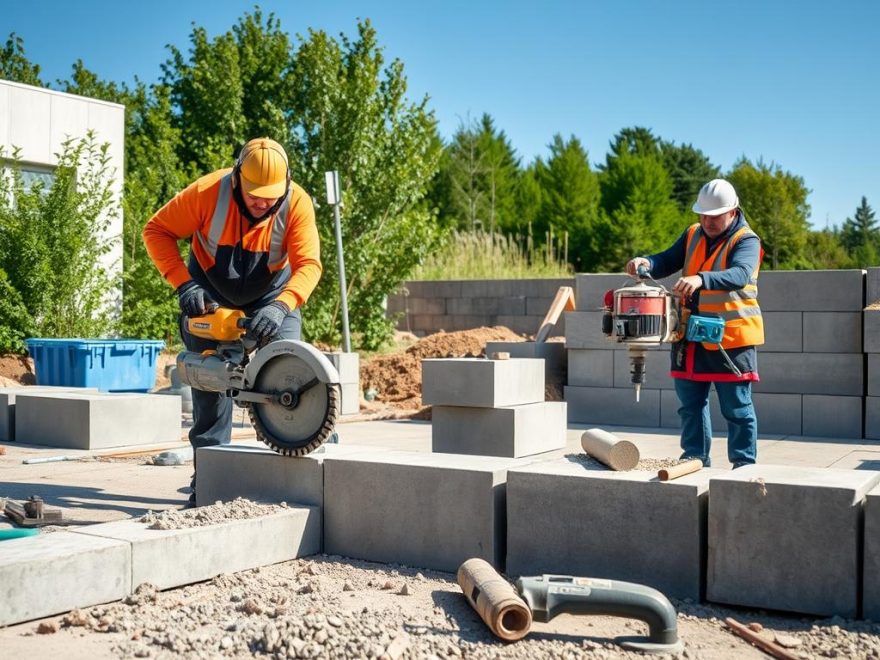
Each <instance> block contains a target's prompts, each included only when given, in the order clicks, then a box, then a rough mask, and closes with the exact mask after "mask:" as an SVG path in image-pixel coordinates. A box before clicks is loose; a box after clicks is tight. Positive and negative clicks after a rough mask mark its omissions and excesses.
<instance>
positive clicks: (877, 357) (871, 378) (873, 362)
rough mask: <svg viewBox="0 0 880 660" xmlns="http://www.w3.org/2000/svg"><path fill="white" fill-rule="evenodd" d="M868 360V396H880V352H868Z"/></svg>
mask: <svg viewBox="0 0 880 660" xmlns="http://www.w3.org/2000/svg"><path fill="white" fill-rule="evenodd" d="M866 357H867V360H868V374H867V378H868V387H867V394H868V396H880V353H866Z"/></svg>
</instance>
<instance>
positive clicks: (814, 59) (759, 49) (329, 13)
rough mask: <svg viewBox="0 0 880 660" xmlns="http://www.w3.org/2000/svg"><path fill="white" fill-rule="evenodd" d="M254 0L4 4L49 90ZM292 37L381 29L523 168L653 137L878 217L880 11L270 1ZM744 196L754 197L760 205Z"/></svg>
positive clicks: (454, 119)
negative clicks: (553, 147)
mask: <svg viewBox="0 0 880 660" xmlns="http://www.w3.org/2000/svg"><path fill="white" fill-rule="evenodd" d="M253 6H254V4H253V3H251V2H235V1H232V0H212V1H210V2H208V1H206V0H189V1H187V0H177V1H176V2H170V1H169V0H152V1H151V2H143V3H141V2H123V1H120V0H115V1H113V2H110V1H105V0H81V1H80V2H70V1H69V0H65V1H60V0H51V1H47V0H44V1H43V2H13V1H10V0H6V1H5V2H3V9H2V17H3V18H2V21H0V27H2V29H0V37H2V38H3V41H4V42H5V39H6V37H7V35H8V34H9V32H11V31H14V32H16V33H17V34H18V35H20V36H21V37H23V38H24V45H25V52H26V55H27V56H28V57H29V58H30V59H31V60H32V61H34V62H36V63H38V64H40V66H41V67H42V75H43V79H44V80H45V81H49V82H54V81H55V80H56V79H58V78H67V77H68V76H69V74H70V70H71V69H70V67H71V65H72V64H73V62H74V61H75V60H76V59H78V58H81V59H82V60H83V61H84V62H85V64H86V66H87V67H88V68H90V69H92V70H93V71H95V72H96V73H98V75H99V76H101V77H102V78H104V79H107V80H115V81H120V82H122V81H125V82H130V81H132V80H133V78H134V76H138V77H139V78H140V79H142V80H144V81H148V82H152V81H154V80H156V79H157V78H158V77H159V75H160V64H161V63H162V62H163V61H164V60H165V59H166V58H167V56H168V51H167V49H166V48H165V46H166V44H174V45H175V46H177V47H178V48H180V49H181V50H183V51H186V50H187V49H188V46H189V34H190V32H191V29H192V24H193V23H196V24H197V25H200V26H202V27H204V28H205V29H206V30H207V31H208V33H209V35H211V36H215V35H217V34H219V33H221V32H224V31H226V30H228V29H229V28H230V27H231V26H232V25H233V24H234V23H235V21H236V19H237V18H238V17H240V16H241V15H242V14H243V13H244V12H246V11H249V10H251V9H252V8H253ZM260 7H261V8H262V9H263V10H264V12H266V13H268V12H273V13H274V14H275V15H276V16H278V18H279V19H280V20H281V25H282V28H283V29H284V30H286V31H287V32H289V33H290V34H297V33H300V34H303V33H305V32H306V31H307V30H308V29H309V28H313V29H322V30H325V31H327V32H329V33H330V34H332V35H338V34H339V33H340V32H344V33H346V34H349V35H352V34H354V31H355V28H356V23H357V19H358V18H359V17H360V18H367V17H368V18H370V19H371V20H372V22H373V24H374V26H375V27H376V29H377V31H378V35H379V41H380V43H381V44H382V45H383V47H384V49H385V53H386V56H387V57H388V58H389V59H391V58H400V59H401V60H402V61H403V62H404V65H405V72H406V74H407V77H408V79H409V90H410V97H411V98H412V99H417V98H421V97H422V96H424V95H428V96H429V97H430V101H429V105H430V107H431V108H432V109H433V110H434V111H435V113H436V115H437V118H438V120H439V125H440V130H441V133H442V134H443V135H444V137H447V138H448V137H450V136H451V135H452V134H453V133H454V131H455V130H456V128H457V127H458V126H459V125H460V123H461V122H462V121H465V120H467V119H468V118H472V119H473V118H477V117H479V116H480V115H481V114H482V113H484V112H488V113H489V114H490V115H492V117H493V118H494V119H495V122H496V126H498V128H500V129H502V130H503V131H504V132H505V133H506V134H507V136H508V138H509V139H510V141H511V143H512V145H513V146H514V148H515V149H516V150H517V154H518V155H519V156H520V157H521V158H522V160H523V162H526V163H527V162H530V161H531V160H532V159H533V158H534V157H536V156H542V157H546V155H547V147H546V145H547V144H548V143H549V142H550V140H551V138H552V136H553V135H554V134H555V133H561V134H562V135H563V136H565V137H568V136H570V135H575V136H577V137H578V138H579V139H580V140H581V142H582V143H583V144H584V146H585V147H586V148H587V150H588V152H589V155H590V160H591V161H592V162H594V163H596V162H600V161H602V160H604V156H605V152H606V150H607V147H608V143H609V141H610V140H611V138H612V137H613V135H614V134H615V133H616V132H618V131H619V130H620V129H621V128H624V127H627V126H634V125H640V126H646V127H648V128H650V129H652V130H653V132H654V134H655V135H659V136H661V137H663V138H664V139H667V140H674V141H675V142H677V143H691V144H693V145H694V146H696V147H697V148H699V149H701V150H702V151H703V152H704V153H706V154H707V155H708V156H709V158H710V159H711V160H712V162H713V163H716V164H718V165H720V166H721V167H722V169H727V168H730V167H731V166H732V165H733V163H734V162H735V161H736V160H737V158H739V157H740V156H743V155H744V156H746V157H748V158H750V159H752V160H756V159H758V158H763V159H764V160H765V161H767V162H775V163H778V164H779V165H780V166H781V167H783V168H784V169H786V170H788V171H791V172H793V173H794V174H797V175H800V176H802V177H803V178H804V180H805V182H806V185H807V187H808V188H809V189H811V190H812V193H811V195H810V198H809V202H810V204H811V206H812V218H811V221H812V223H813V225H814V226H815V227H816V228H823V227H825V226H826V225H832V224H838V225H839V224H840V223H842V222H843V221H844V220H845V219H846V218H847V217H848V216H852V214H853V212H854V211H855V208H856V206H857V205H858V204H859V202H860V200H861V197H862V195H865V196H867V198H868V203H869V204H871V205H872V207H873V208H874V209H875V210H880V164H878V157H880V126H878V117H880V39H877V36H876V29H877V25H878V24H880V2H878V1H876V0H839V1H838V2H830V1H828V0H823V1H819V0H800V1H799V2H795V0H790V1H786V0H763V1H760V0H740V1H738V2H736V3H733V2H697V1H695V0H693V1H691V0H689V1H680V2H679V1H675V0H667V1H661V0H655V1H649V0H617V1H612V0H607V1H605V2H593V1H587V0H584V1H582V2H574V1H572V2H543V3H538V2H535V1H534V0H531V1H529V2H524V1H520V0H508V1H507V2H501V1H491V2H488V1H487V2H480V1H479V0H471V1H470V2H463V1H459V0H448V1H439V2H430V3H429V2H416V1H411V2H409V3H405V2H402V1H398V2H350V1H349V0H334V1H333V2H322V1H320V0H318V1H316V2H303V1H301V0H300V1H296V2H294V1H292V0H288V1H285V2H280V1H278V2H271V1H264V2H261V3H260ZM744 201H745V200H744Z"/></svg>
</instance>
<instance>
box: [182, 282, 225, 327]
mask: <svg viewBox="0 0 880 660" xmlns="http://www.w3.org/2000/svg"><path fill="white" fill-rule="evenodd" d="M177 301H178V302H179V303H180V311H181V312H183V314H184V315H185V316H189V317H190V318H193V317H195V316H202V315H203V314H207V313H208V312H213V311H214V310H215V309H217V308H218V307H219V305H218V304H217V303H216V301H215V300H214V299H213V298H211V296H209V295H208V292H207V291H205V290H204V289H203V288H202V287H200V286H199V285H198V284H196V283H195V282H194V281H193V280H190V281H189V282H187V283H186V284H181V285H180V286H179V287H178V288H177Z"/></svg>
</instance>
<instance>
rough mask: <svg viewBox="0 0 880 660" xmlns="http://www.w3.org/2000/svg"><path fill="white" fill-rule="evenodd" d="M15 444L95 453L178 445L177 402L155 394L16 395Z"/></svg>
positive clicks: (178, 399) (178, 409)
mask: <svg viewBox="0 0 880 660" xmlns="http://www.w3.org/2000/svg"><path fill="white" fill-rule="evenodd" d="M15 405H16V411H15V437H16V438H17V439H18V441H19V442H26V443H30V444H35V445H48V446H50V447H65V448H68V449H101V448H105V447H120V446H128V445H147V444H158V443H163V442H175V441H177V440H180V409H181V401H180V397H179V396H174V395H171V396H169V395H161V394H123V393H120V394H104V393H98V394H89V393H81V394H80V393H76V394H74V393H61V394H48V393H39V394H27V395H24V394H19V395H17V397H16V403H15Z"/></svg>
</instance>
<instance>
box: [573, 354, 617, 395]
mask: <svg viewBox="0 0 880 660" xmlns="http://www.w3.org/2000/svg"><path fill="white" fill-rule="evenodd" d="M617 353H618V351H600V350H590V349H584V350H581V349H570V350H569V351H568V384H569V385H571V386H573V387H614V356H615V355H616V354H617Z"/></svg>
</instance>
